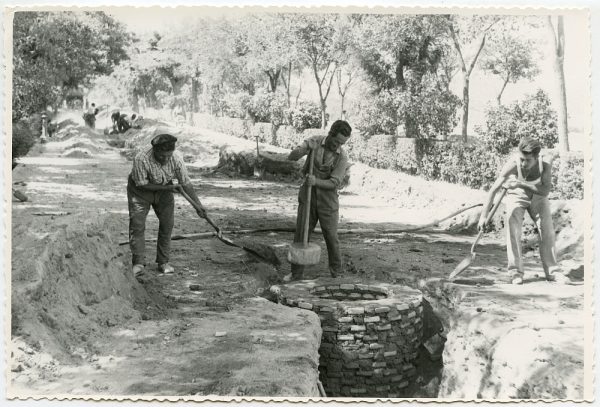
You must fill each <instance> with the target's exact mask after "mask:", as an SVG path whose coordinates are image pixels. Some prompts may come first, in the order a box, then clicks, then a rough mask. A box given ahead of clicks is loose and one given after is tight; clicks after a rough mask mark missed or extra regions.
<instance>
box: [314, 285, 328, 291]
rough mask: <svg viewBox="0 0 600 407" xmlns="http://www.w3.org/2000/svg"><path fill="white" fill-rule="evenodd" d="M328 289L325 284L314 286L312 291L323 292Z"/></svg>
mask: <svg viewBox="0 0 600 407" xmlns="http://www.w3.org/2000/svg"><path fill="white" fill-rule="evenodd" d="M326 290H327V288H325V286H322V285H320V286H317V287H315V288H313V289H312V290H311V291H313V292H316V293H321V292H323V291H326Z"/></svg>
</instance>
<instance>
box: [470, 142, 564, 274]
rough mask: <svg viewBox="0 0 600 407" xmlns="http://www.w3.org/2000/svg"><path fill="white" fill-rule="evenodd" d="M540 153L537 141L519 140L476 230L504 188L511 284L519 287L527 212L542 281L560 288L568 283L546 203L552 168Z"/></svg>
mask: <svg viewBox="0 0 600 407" xmlns="http://www.w3.org/2000/svg"><path fill="white" fill-rule="evenodd" d="M541 149H542V146H541V144H540V142H539V141H537V140H534V139H532V138H530V137H524V138H523V139H521V141H520V142H519V148H518V153H517V155H516V156H513V157H512V158H511V159H509V161H508V162H507V163H506V164H504V167H503V168H502V170H501V171H500V175H499V176H498V178H497V179H496V181H495V182H494V184H493V185H492V188H491V189H490V191H489V194H488V199H487V203H486V204H484V206H483V208H484V209H483V211H482V212H481V217H480V219H479V224H478V227H479V229H480V230H482V229H484V228H485V226H486V218H487V216H488V210H489V207H490V206H491V204H492V202H493V201H494V196H495V195H496V193H497V192H498V191H499V190H500V189H501V188H506V189H507V193H506V197H505V207H506V221H505V225H506V252H507V255H508V272H509V275H510V277H511V281H512V283H513V284H523V259H522V248H521V230H522V226H523V216H524V214H525V211H527V212H529V214H530V215H531V218H532V219H533V221H534V222H535V224H536V226H537V229H538V231H539V239H540V258H541V260H542V267H543V268H544V274H545V275H546V279H547V280H549V281H557V282H560V283H563V284H565V283H569V282H570V280H569V278H568V277H567V276H566V275H564V274H563V273H562V271H561V269H560V266H558V264H557V261H556V253H555V249H554V240H555V239H554V225H553V223H552V213H551V212H550V202H549V201H548V193H549V192H550V190H551V189H552V164H551V163H548V162H544V161H543V160H542V156H541V155H540V151H541Z"/></svg>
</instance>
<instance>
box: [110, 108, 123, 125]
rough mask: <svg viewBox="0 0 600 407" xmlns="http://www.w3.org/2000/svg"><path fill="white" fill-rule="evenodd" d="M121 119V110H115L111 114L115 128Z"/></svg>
mask: <svg viewBox="0 0 600 407" xmlns="http://www.w3.org/2000/svg"><path fill="white" fill-rule="evenodd" d="M119 117H121V112H120V111H119V110H113V111H112V112H111V113H110V121H111V122H112V125H113V128H114V129H116V128H117V123H118V122H119Z"/></svg>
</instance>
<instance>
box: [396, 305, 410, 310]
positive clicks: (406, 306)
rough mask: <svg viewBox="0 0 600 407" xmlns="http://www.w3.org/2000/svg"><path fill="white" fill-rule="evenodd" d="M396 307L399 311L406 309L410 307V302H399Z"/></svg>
mask: <svg viewBox="0 0 600 407" xmlns="http://www.w3.org/2000/svg"><path fill="white" fill-rule="evenodd" d="M396 309H397V310H398V311H406V310H407V309H409V306H408V304H397V305H396Z"/></svg>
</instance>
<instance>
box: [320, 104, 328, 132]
mask: <svg viewBox="0 0 600 407" xmlns="http://www.w3.org/2000/svg"><path fill="white" fill-rule="evenodd" d="M321 128H322V129H326V128H327V104H326V103H325V100H323V99H321Z"/></svg>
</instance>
